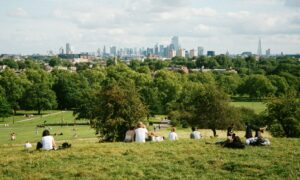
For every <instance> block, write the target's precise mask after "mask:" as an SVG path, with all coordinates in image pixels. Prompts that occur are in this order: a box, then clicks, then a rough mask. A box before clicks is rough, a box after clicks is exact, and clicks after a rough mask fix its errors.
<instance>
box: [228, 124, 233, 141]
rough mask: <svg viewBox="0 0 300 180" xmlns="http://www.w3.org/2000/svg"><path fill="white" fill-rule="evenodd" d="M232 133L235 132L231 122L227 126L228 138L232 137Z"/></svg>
mask: <svg viewBox="0 0 300 180" xmlns="http://www.w3.org/2000/svg"><path fill="white" fill-rule="evenodd" d="M232 134H233V124H231V125H230V126H229V127H228V128H227V138H228V139H231V138H232Z"/></svg>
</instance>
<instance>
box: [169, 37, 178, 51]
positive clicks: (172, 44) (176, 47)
mask: <svg viewBox="0 0 300 180" xmlns="http://www.w3.org/2000/svg"><path fill="white" fill-rule="evenodd" d="M171 46H173V47H174V49H175V51H178V50H179V48H180V45H179V38H178V36H174V37H172V40H171Z"/></svg>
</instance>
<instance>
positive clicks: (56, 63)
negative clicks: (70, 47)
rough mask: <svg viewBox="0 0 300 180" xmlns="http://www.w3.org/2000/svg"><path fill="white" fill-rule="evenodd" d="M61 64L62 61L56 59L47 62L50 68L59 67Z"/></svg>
mask: <svg viewBox="0 0 300 180" xmlns="http://www.w3.org/2000/svg"><path fill="white" fill-rule="evenodd" d="M61 64H62V61H61V59H60V58H58V57H52V58H51V59H50V61H49V65H50V66H52V67H55V66H59V65H61Z"/></svg>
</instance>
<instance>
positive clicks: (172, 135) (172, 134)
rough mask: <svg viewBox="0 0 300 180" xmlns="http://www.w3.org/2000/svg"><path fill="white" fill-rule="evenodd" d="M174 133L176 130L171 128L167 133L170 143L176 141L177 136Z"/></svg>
mask: <svg viewBox="0 0 300 180" xmlns="http://www.w3.org/2000/svg"><path fill="white" fill-rule="evenodd" d="M175 131H176V128H174V127H173V128H172V130H171V132H170V133H169V140H171V141H175V140H178V136H177V133H176V132H175Z"/></svg>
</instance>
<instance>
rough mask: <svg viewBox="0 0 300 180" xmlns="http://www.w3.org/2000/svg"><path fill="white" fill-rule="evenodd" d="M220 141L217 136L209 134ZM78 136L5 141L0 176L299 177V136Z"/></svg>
mask: <svg viewBox="0 0 300 180" xmlns="http://www.w3.org/2000/svg"><path fill="white" fill-rule="evenodd" d="M206 140H207V141H211V142H213V141H215V139H206ZM96 141H97V140H96V139H90V140H73V141H70V142H71V143H72V147H71V148H70V149H67V150H58V151H51V152H44V151H35V150H31V151H29V152H27V151H25V150H23V148H22V147H21V146H20V145H1V146H0V148H1V150H0V156H1V157H2V158H1V159H0V167H1V168H0V179H137V178H138V179H297V178H299V177H300V164H299V163H300V141H299V139H275V138H272V139H271V142H272V145H271V146H269V147H247V148H246V149H243V150H235V149H226V148H222V147H220V146H219V145H214V144H205V140H200V141H196V140H194V141H193V140H179V141H177V142H169V141H165V142H159V143H145V144H136V143H96Z"/></svg>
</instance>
